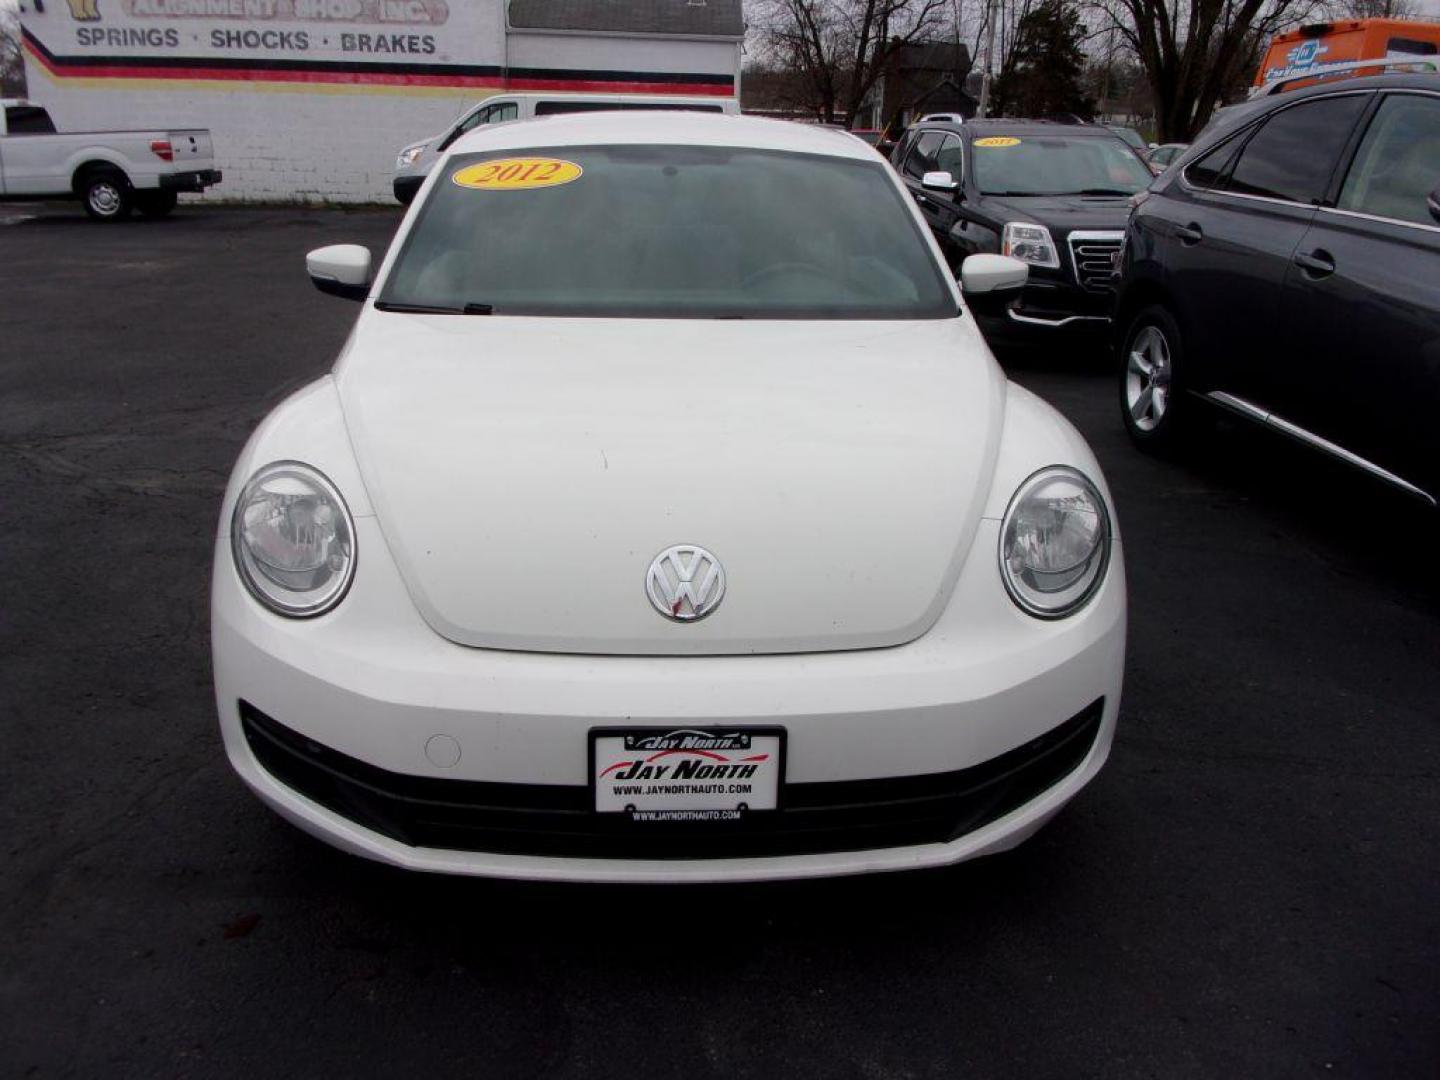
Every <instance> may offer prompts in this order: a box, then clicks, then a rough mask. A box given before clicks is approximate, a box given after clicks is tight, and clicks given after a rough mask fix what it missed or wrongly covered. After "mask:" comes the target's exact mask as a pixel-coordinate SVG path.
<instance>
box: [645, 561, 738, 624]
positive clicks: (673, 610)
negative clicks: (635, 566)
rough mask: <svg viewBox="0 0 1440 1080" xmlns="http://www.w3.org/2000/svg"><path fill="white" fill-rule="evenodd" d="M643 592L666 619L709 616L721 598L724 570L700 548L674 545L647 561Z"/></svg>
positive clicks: (688, 620) (693, 618) (723, 594)
mask: <svg viewBox="0 0 1440 1080" xmlns="http://www.w3.org/2000/svg"><path fill="white" fill-rule="evenodd" d="M645 593H646V595H647V596H649V597H650V603H651V604H653V605H654V606H655V610H656V611H658V612H659V613H660V614H661V615H664V616H665V617H666V618H667V619H674V620H675V621H676V622H694V621H695V620H696V619H703V618H704V617H705V616H706V615H709V614H710V613H711V612H712V611H714V610H715V609H716V608H717V607H719V606H720V601H721V600H723V599H724V598H725V570H724V568H723V567H721V565H720V560H719V559H717V558H715V556H714V555H711V554H710V552H708V551H706V550H705V549H704V548H702V547H696V546H695V545H694V544H676V545H675V546H674V547H671V548H666V549H665V550H664V551H662V552H661V553H660V554H659V555H656V556H655V559H654V561H652V562H651V563H650V572H649V573H648V574H646V575H645Z"/></svg>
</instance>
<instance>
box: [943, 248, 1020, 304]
mask: <svg viewBox="0 0 1440 1080" xmlns="http://www.w3.org/2000/svg"><path fill="white" fill-rule="evenodd" d="M1029 279H1030V267H1028V266H1026V265H1025V264H1024V263H1023V262H1021V261H1020V260H1019V259H1012V258H1011V257H1010V256H1009V255H971V256H970V257H969V258H968V259H966V260H965V261H964V262H963V263H961V264H960V291H961V292H963V293H964V294H965V306H966V307H968V308H969V309H970V310H971V311H973V312H974V313H975V314H977V315H985V316H987V317H989V318H994V319H998V318H1000V317H1001V316H1003V315H1004V314H1005V307H1006V305H1007V304H1009V303H1010V301H1011V300H1012V299H1013V298H1014V297H1016V296H1018V295H1019V294H1020V289H1021V288H1022V287H1023V286H1024V285H1025V282H1026V281H1028V280H1029Z"/></svg>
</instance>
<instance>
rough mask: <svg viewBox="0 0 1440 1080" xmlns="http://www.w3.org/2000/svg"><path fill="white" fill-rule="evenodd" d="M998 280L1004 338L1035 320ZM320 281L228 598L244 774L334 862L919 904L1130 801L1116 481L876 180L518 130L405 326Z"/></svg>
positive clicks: (714, 134) (384, 276)
mask: <svg viewBox="0 0 1440 1080" xmlns="http://www.w3.org/2000/svg"><path fill="white" fill-rule="evenodd" d="M974 258H975V260H978V261H972V262H969V263H967V264H966V266H965V267H964V270H963V272H962V276H963V278H964V279H965V284H966V295H967V296H969V297H970V298H971V300H972V301H973V302H975V303H985V302H987V300H988V299H989V298H990V297H991V296H993V295H995V290H999V289H1003V288H1006V287H1010V288H1013V287H1015V286H1018V285H1019V284H1021V283H1022V282H1023V280H1024V273H1025V271H1024V266H1023V264H1018V263H1014V262H1013V261H1011V260H1006V259H1003V258H1001V257H999V256H976V257H974ZM309 268H310V273H311V276H312V278H313V279H314V280H315V282H316V284H317V285H319V286H320V287H321V288H322V289H325V290H326V291H330V292H339V293H343V294H348V295H352V296H355V297H358V298H363V301H364V306H363V307H362V309H361V313H360V316H359V318H358V319H357V321H356V323H355V327H354V330H353V332H352V333H351V335H350V339H349V341H348V342H347V343H346V345H345V347H344V349H343V351H342V352H341V355H340V357H339V359H338V360H337V361H336V363H335V367H334V370H333V371H332V372H331V373H330V374H329V375H327V376H325V377H324V378H322V379H320V380H319V381H317V382H315V383H313V384H312V385H310V386H308V387H307V388H305V389H304V390H302V391H300V392H299V393H297V394H296V395H295V396H293V397H291V398H290V399H289V400H288V401H286V402H284V403H283V404H282V405H280V406H279V407H278V408H277V409H276V410H275V411H274V412H273V413H272V414H271V415H270V417H269V418H268V419H267V420H265V422H264V423H263V424H262V425H261V426H260V428H259V429H258V430H257V431H256V432H255V434H254V436H253V437H252V438H251V440H250V442H249V444H248V445H247V446H246V448H245V450H244V452H243V453H242V454H241V456H240V460H239V463H238V464H237V466H236V469H235V473H234V477H233V478H232V480H231V482H230V486H229V489H228V491H227V492H226V495H225V502H224V508H223V511H222V516H221V525H220V535H219V540H218V544H217V548H216V558H215V569H214V593H213V596H214V600H213V641H214V659H215V686H216V696H217V700H218V705H219V711H220V723H221V728H222V731H223V733H224V739H225V745H226V749H227V751H228V753H229V757H230V760H231V762H232V764H233V765H234V767H235V769H236V770H237V771H238V772H239V774H240V776H241V777H242V778H243V779H244V780H245V782H246V783H247V784H249V786H250V787H251V788H253V789H254V790H255V792H256V793H257V794H258V795H259V796H260V797H261V798H262V799H264V800H265V801H266V802H267V803H269V804H270V805H271V806H272V807H274V808H275V809H276V810H278V811H279V812H280V813H281V814H282V815H284V816H285V817H286V818H288V819H289V820H291V821H292V822H294V823H295V824H297V825H298V826H300V827H301V828H303V829H306V830H308V831H309V832H311V833H313V834H315V835H316V836H319V837H321V838H322V839H324V840H327V841H329V842H330V843H332V844H335V845H337V846H339V847H341V848H343V849H346V850H348V851H351V852H354V853H356V854H359V855H364V856H368V857H370V858H373V859H378V860H381V861H384V862H388V863H392V864H395V865H398V866H404V867H411V868H414V869H420V870H432V871H446V872H454V873H465V874H485V875H496V876H506V877H523V878H556V879H562V878H563V879H583V880H595V881H600V880H609V881H622V880H623V881H689V880H720V879H760V878H793V877H808V876H814V875H826V874H846V873H853V872H859V871H871V870H897V869H906V868H912V867H923V866H936V865H941V864H946V863H953V862H957V861H959V860H962V859H967V858H971V857H973V856H977V855H982V854H985V853H988V852H994V851H999V850H1002V849H1005V848H1009V847H1012V846H1014V845H1015V844H1017V843H1019V842H1020V841H1021V840H1023V839H1024V838H1025V837H1027V836H1029V835H1030V834H1031V833H1033V832H1034V831H1035V830H1036V829H1037V828H1039V827H1040V826H1041V824H1042V823H1044V822H1045V821H1046V820H1047V819H1048V818H1049V817H1051V815H1053V814H1054V813H1055V812H1056V811H1058V810H1059V809H1060V808H1061V806H1063V805H1064V804H1065V803H1066V801H1068V800H1069V799H1070V798H1071V797H1072V796H1074V795H1075V793H1076V792H1077V791H1079V790H1080V789H1081V788H1082V787H1083V786H1084V785H1085V784H1086V783H1087V782H1088V781H1089V780H1090V779H1091V778H1092V777H1094V775H1095V774H1096V772H1097V771H1098V770H1099V769H1100V767H1101V766H1102V764H1103V763H1104V761H1105V758H1106V756H1107V754H1108V753H1109V749H1110V744H1111V738H1112V734H1113V731H1114V727H1115V717H1116V713H1117V711H1118V708H1119V704H1120V683H1121V669H1122V662H1123V657H1124V651H1125V582H1124V574H1123V570H1122V565H1121V558H1120V545H1119V540H1118V537H1117V536H1116V533H1115V530H1114V516H1113V513H1112V510H1111V507H1110V499H1109V495H1108V493H1107V491H1106V488H1105V483H1104V480H1103V479H1102V478H1101V475H1100V470H1099V468H1098V466H1097V465H1096V462H1095V458H1094V457H1093V455H1092V454H1091V452H1090V450H1089V449H1088V448H1087V446H1086V445H1085V443H1084V441H1083V440H1082V439H1081V437H1080V436H1079V435H1078V434H1077V433H1076V431H1075V430H1074V429H1073V428H1072V427H1071V426H1070V425H1069V424H1068V423H1066V422H1065V421H1064V420H1063V419H1062V418H1061V417H1060V416H1059V415H1058V414H1057V413H1056V412H1055V411H1054V410H1053V409H1051V408H1050V407H1049V406H1047V405H1046V404H1044V403H1043V402H1041V401H1040V400H1038V399H1037V398H1036V397H1034V396H1033V395H1032V394H1029V393H1027V392H1026V391H1024V390H1022V389H1020V388H1019V387H1016V386H1014V385H1011V384H1010V383H1008V382H1007V381H1006V379H1005V377H1004V375H1003V374H1002V372H1001V371H1000V369H999V367H998V366H997V365H996V363H995V361H994V359H993V358H992V357H991V355H990V352H989V350H988V349H987V348H986V345H985V342H984V341H983V340H982V338H981V336H980V334H979V333H978V332H977V330H976V328H975V323H974V320H973V318H971V316H970V315H969V313H968V312H967V311H966V302H965V300H964V298H962V292H961V290H960V289H959V288H957V286H956V283H955V281H954V280H953V279H952V277H951V276H950V274H949V273H948V272H947V270H946V267H945V264H944V262H943V261H942V259H941V256H940V253H939V251H938V249H937V248H936V246H935V244H934V241H933V240H932V239H931V237H930V233H929V230H928V229H927V228H926V227H925V223H924V221H923V219H922V218H921V217H920V215H919V214H918V213H917V212H916V209H915V207H914V206H913V205H912V204H911V202H910V200H909V198H908V197H907V195H906V193H905V190H904V188H903V187H902V186H901V185H900V183H899V182H898V181H897V179H896V177H895V175H894V174H893V173H892V172H891V171H890V170H889V168H888V167H887V166H886V165H885V164H884V162H882V160H881V159H880V158H879V157H878V156H877V155H876V154H875V153H874V151H872V150H871V149H869V148H868V147H866V146H865V145H864V144H863V143H861V142H859V141H858V140H855V139H851V138H849V137H848V136H846V135H845V134H844V133H843V132H832V131H827V130H825V129H823V128H815V127H804V126H801V125H796V124H787V123H780V122H772V121H762V120H752V119H745V118H740V117H730V116H716V117H709V116H698V115H688V114H675V115H665V114H658V113H656V114H643V115H634V114H615V115H596V114H588V115H585V116H581V117H560V118H554V119H547V120H540V121H535V122H531V123H518V124H513V125H506V126H503V127H500V128H497V129H494V130H487V131H481V132H478V133H475V134H472V135H469V136H467V137H466V138H464V139H462V140H460V141H459V142H458V143H457V144H456V145H455V146H454V147H453V148H452V150H451V151H450V153H449V154H448V156H447V157H446V159H445V160H444V161H443V162H441V164H440V166H439V167H437V168H436V169H435V170H434V171H433V172H432V174H431V176H430V178H429V179H428V180H427V181H426V185H425V187H424V189H423V190H422V191H421V193H420V195H419V197H418V198H417V199H416V201H415V204H414V206H413V207H412V208H411V210H410V212H409V215H408V216H407V218H406V219H405V222H404V224H403V225H402V227H401V228H400V231H399V233H398V235H397V236H396V238H395V240H394V243H393V244H392V245H391V247H390V251H389V254H388V255H387V256H386V257H385V260H384V262H383V263H382V264H381V266H380V269H379V272H378V273H376V274H374V275H373V280H372V275H371V273H370V265H369V254H368V252H366V251H365V249H363V248H356V247H351V246H341V247H333V248H327V249H322V250H321V251H317V252H312V253H311V255H310V258H309ZM1002 295H1003V294H1002Z"/></svg>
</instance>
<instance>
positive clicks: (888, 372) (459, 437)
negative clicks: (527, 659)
mask: <svg viewBox="0 0 1440 1080" xmlns="http://www.w3.org/2000/svg"><path fill="white" fill-rule="evenodd" d="M336 382H337V386H338V389H339V391H340V396H341V401H342V405H343V409H344V413H345V419H346V423H347V425H348V427H349V430H350V436H351V441H352V444H353V446H354V449H355V455H356V461H357V463H358V464H359V466H360V469H361V473H362V475H363V477H364V482H365V485H366V489H367V491H368V494H369V495H370V498H371V501H372V503H373V505H374V507H375V510H376V515H377V518H378V521H379V524H380V527H381V530H382V532H383V534H384V537H385V540H386V542H387V544H388V545H389V548H390V553H391V555H392V556H393V558H394V560H395V562H396V564H397V566H398V567H399V569H400V572H401V574H402V576H403V577H404V579H405V582H406V584H407V586H408V588H409V590H410V593H411V596H412V597H413V599H414V601H415V604H416V606H417V608H418V609H419V611H420V612H421V614H422V615H423V617H424V618H425V619H426V621H427V622H428V623H429V624H430V625H431V626H432V627H433V628H434V629H435V630H436V631H437V632H438V633H440V634H442V635H444V636H445V637H447V638H449V639H451V640H452V641H456V642H460V643H462V644H466V645H475V646H488V647H494V648H505V649H521V650H539V651H549V652H572V653H612V654H613V653H621V654H643V655H664V654H689V655H694V654H718V653H757V652H808V651H817V650H831V649H849V648H864V647H873V646H884V645H894V644H898V643H901V642H905V641H908V640H911V639H913V638H915V637H918V636H919V635H920V634H922V633H924V632H925V631H926V630H927V629H928V628H929V627H930V625H931V624H932V623H933V622H934V621H935V619H936V618H937V617H938V616H939V614H940V612H941V610H942V609H943V607H944V603H945V600H946V599H947V597H948V595H949V591H950V589H951V587H952V585H953V583H954V580H955V577H956V575H957V574H958V572H959V568H960V563H961V561H962V559H963V558H964V555H965V553H966V552H967V551H968V549H969V546H970V542H971V540H972V539H973V536H974V533H975V530H976V528H977V526H978V524H979V519H980V514H981V510H982V507H983V504H984V498H985V495H986V493H987V491H988V489H989V485H990V478H991V475H992V472H993V469H994V462H995V458H996V454H997V452H998V446H999V437H1000V426H1001V415H1002V409H1003V404H1004V388H1005V380H1004V376H1003V375H1002V374H1001V373H1000V371H999V369H998V367H997V366H996V365H995V363H994V361H993V359H991V357H990V354H989V352H988V350H987V349H986V348H985V346H984V344H983V341H982V340H981V338H980V336H979V334H978V333H977V332H976V330H975V328H974V326H973V324H972V323H971V321H970V320H969V319H968V318H954V319H939V320H926V321H917V322H884V323H877V322H853V321H830V322H799V321H766V320H757V321H728V320H727V321H713V320H655V321H649V320H632V319H536V318H512V317H497V316H490V317H484V316H471V317H465V316H444V315H409V314H396V313H385V312H378V311H376V310H374V309H373V308H372V309H367V310H366V311H365V312H364V314H362V316H361V318H360V321H359V323H358V324H357V326H356V329H355V332H354V333H353V334H352V336H351V342H350V344H349V345H348V346H347V349H346V352H345V355H344V356H343V357H342V359H341V362H340V364H339V365H337V369H336ZM681 544H693V545H698V546H701V547H704V548H706V549H708V550H709V551H710V552H712V553H713V554H714V555H715V556H716V558H717V559H718V560H719V561H720V563H721V564H722V566H723V568H724V573H725V576H726V583H727V586H726V592H725V595H724V598H723V601H722V602H721V604H720V606H719V607H718V608H717V609H716V610H715V611H714V613H713V614H711V615H710V616H709V617H707V618H705V619H703V620H699V621H695V622H690V623H677V622H672V621H670V620H669V619H667V618H664V617H662V616H661V615H660V614H659V613H658V612H657V611H656V610H655V608H654V607H652V604H651V601H650V599H649V597H648V596H647V591H646V584H647V574H648V571H649V568H650V565H651V562H652V560H653V559H655V558H656V557H657V556H658V555H659V554H660V553H661V552H663V551H665V550H666V549H668V548H670V547H671V546H672V545H681ZM359 557H360V559H361V560H362V562H363V559H364V557H365V556H364V553H363V552H362V553H360V556H359ZM362 573H363V571H362Z"/></svg>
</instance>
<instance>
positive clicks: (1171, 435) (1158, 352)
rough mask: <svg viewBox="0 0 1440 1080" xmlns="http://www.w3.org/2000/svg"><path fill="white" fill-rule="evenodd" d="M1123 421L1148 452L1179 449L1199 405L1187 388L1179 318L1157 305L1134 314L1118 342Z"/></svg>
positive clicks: (1133, 436) (1133, 438) (1130, 433)
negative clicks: (1190, 397) (1186, 391)
mask: <svg viewBox="0 0 1440 1080" xmlns="http://www.w3.org/2000/svg"><path fill="white" fill-rule="evenodd" d="M1120 341H1121V349H1120V416H1121V418H1122V419H1123V420H1124V421H1125V430H1126V431H1127V432H1128V433H1129V435H1130V438H1131V439H1132V440H1133V441H1134V442H1135V444H1136V445H1137V446H1139V447H1141V448H1143V449H1146V450H1165V449H1170V448H1173V447H1174V446H1176V445H1177V444H1178V443H1179V442H1180V440H1181V438H1182V437H1183V435H1184V434H1185V433H1186V431H1187V430H1188V429H1189V427H1190V425H1191V423H1192V421H1193V418H1192V413H1193V412H1194V411H1195V403H1194V402H1193V401H1191V400H1189V398H1188V396H1187V394H1186V393H1185V384H1184V381H1183V379H1184V375H1183V371H1184V359H1185V353H1184V346H1183V345H1182V344H1181V340H1180V326H1179V324H1178V323H1176V321H1175V317H1174V316H1173V315H1171V314H1170V312H1169V311H1168V310H1167V309H1166V308H1164V307H1162V306H1161V305H1159V304H1151V305H1150V306H1148V307H1143V308H1141V309H1140V310H1139V311H1137V312H1135V313H1134V315H1132V316H1131V318H1130V323H1129V325H1128V326H1126V328H1125V334H1124V336H1123V337H1122V338H1121V339H1120Z"/></svg>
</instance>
